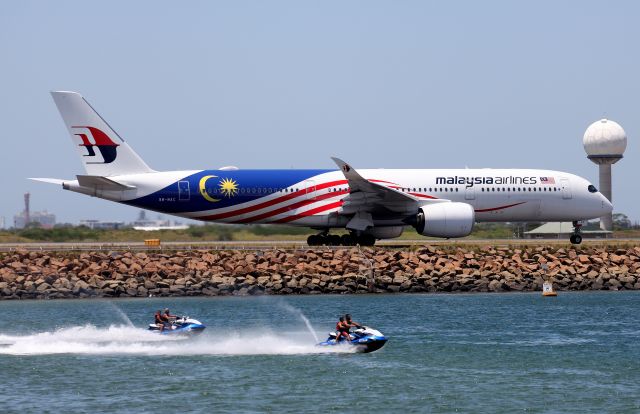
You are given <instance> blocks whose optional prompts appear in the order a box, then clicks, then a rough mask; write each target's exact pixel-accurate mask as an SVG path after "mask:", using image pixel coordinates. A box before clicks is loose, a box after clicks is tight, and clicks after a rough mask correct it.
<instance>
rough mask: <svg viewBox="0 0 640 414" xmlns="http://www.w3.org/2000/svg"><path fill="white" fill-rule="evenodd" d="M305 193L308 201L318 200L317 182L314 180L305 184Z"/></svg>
mask: <svg viewBox="0 0 640 414" xmlns="http://www.w3.org/2000/svg"><path fill="white" fill-rule="evenodd" d="M304 188H305V193H306V195H307V200H315V199H316V182H315V181H313V180H307V181H305V182H304Z"/></svg>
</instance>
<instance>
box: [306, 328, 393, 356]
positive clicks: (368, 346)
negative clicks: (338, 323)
mask: <svg viewBox="0 0 640 414" xmlns="http://www.w3.org/2000/svg"><path fill="white" fill-rule="evenodd" d="M350 335H351V340H350V341H348V340H346V339H342V340H340V341H336V338H337V336H338V334H337V333H336V332H329V338H327V340H326V341H324V342H320V343H319V344H318V346H353V347H355V348H356V352H363V353H367V352H373V351H377V350H378V349H380V348H382V347H383V346H384V344H386V343H387V338H386V337H385V336H384V335H383V334H382V333H381V332H380V331H378V330H375V329H373V328H369V327H367V326H361V327H360V328H358V329H356V330H355V331H353V332H351V333H350Z"/></svg>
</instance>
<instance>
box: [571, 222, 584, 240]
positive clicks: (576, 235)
mask: <svg viewBox="0 0 640 414" xmlns="http://www.w3.org/2000/svg"><path fill="white" fill-rule="evenodd" d="M581 228H582V223H581V222H580V221H574V222H573V234H571V237H569V241H570V242H571V244H580V243H582V230H581Z"/></svg>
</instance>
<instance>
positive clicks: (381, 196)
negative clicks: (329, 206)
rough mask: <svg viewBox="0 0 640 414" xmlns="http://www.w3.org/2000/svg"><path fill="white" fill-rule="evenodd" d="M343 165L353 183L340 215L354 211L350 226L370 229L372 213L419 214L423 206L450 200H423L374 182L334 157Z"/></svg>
mask: <svg viewBox="0 0 640 414" xmlns="http://www.w3.org/2000/svg"><path fill="white" fill-rule="evenodd" d="M331 159H332V160H333V161H334V162H335V163H336V164H337V165H338V167H339V168H340V170H341V171H342V173H343V174H344V176H345V178H346V179H347V182H348V184H349V189H350V192H349V195H348V196H346V197H345V198H344V199H343V205H342V209H341V210H340V214H344V215H350V214H353V217H352V219H351V220H350V221H349V223H348V224H347V228H349V229H354V230H366V229H367V228H368V227H371V226H373V218H372V215H373V214H376V215H379V216H399V215H400V216H408V215H411V214H415V213H416V212H417V211H418V208H419V207H420V206H421V205H424V204H427V203H433V202H443V201H444V202H446V201H448V200H442V199H438V200H423V199H420V198H418V197H414V196H412V195H411V194H407V193H403V192H402V191H398V190H396V189H393V188H389V187H386V186H384V185H381V184H378V183H374V182H371V181H369V180H367V179H366V178H364V177H363V176H361V175H360V174H359V173H358V172H357V171H356V170H355V169H354V168H353V167H351V166H350V165H349V164H347V163H346V162H344V161H343V160H341V159H339V158H335V157H332V158H331Z"/></svg>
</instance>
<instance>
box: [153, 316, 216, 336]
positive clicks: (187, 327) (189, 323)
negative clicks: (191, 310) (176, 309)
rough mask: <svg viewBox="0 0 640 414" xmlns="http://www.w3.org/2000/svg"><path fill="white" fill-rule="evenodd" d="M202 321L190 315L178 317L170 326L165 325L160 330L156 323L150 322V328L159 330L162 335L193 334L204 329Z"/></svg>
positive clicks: (154, 330)
mask: <svg viewBox="0 0 640 414" xmlns="http://www.w3.org/2000/svg"><path fill="white" fill-rule="evenodd" d="M204 328H206V326H204V325H203V324H202V322H200V321H199V320H196V319H191V318H190V317H188V316H183V317H180V318H177V319H176V320H175V321H174V322H172V323H171V325H170V326H165V328H164V329H163V330H160V328H159V327H158V325H156V324H155V323H151V324H149V330H150V331H153V332H157V333H159V334H161V335H192V334H198V333H200V332H202V331H204Z"/></svg>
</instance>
